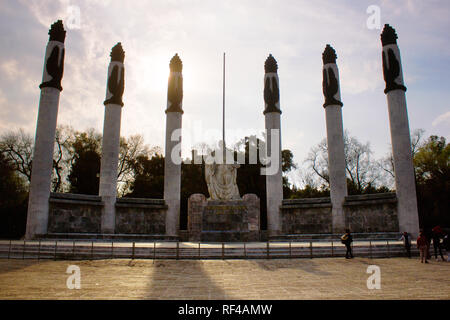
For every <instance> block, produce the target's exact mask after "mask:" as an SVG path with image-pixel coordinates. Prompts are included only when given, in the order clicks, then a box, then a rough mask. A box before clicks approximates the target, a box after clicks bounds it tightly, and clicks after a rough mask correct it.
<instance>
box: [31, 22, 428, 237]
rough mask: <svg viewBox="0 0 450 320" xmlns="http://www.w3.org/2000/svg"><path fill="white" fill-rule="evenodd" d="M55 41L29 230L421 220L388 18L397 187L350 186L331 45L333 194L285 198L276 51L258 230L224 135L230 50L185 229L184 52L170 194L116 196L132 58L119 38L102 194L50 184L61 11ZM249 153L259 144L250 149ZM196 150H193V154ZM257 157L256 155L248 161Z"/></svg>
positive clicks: (252, 202) (327, 94)
mask: <svg viewBox="0 0 450 320" xmlns="http://www.w3.org/2000/svg"><path fill="white" fill-rule="evenodd" d="M49 36H50V37H49V41H48V43H47V47H46V51H45V57H44V69H43V76H42V82H41V84H40V86H39V87H40V89H41V92H40V100H39V113H38V117H37V125H36V137H35V149H34V158H33V168H32V173H31V183H30V195H29V205H28V216H27V230H26V239H34V238H48V237H52V236H56V237H57V236H60V235H61V234H63V235H65V236H67V237H71V238H73V237H76V236H79V237H94V238H103V239H114V237H118V238H123V237H125V236H132V237H147V238H151V239H166V240H180V239H182V240H185V239H189V240H192V241H258V240H265V239H266V238H280V237H284V236H287V235H290V236H292V235H294V236H295V235H298V234H302V233H309V234H311V233H319V234H325V235H330V234H331V233H336V232H338V233H339V232H342V229H343V228H350V229H351V230H352V231H354V232H361V233H374V232H376V233H378V234H379V233H380V232H381V233H383V232H398V231H407V232H409V233H411V234H412V235H413V236H414V235H416V234H417V232H418V229H419V221H418V210H417V199H416V189H415V181H414V168H413V163H412V153H411V146H410V134H409V124H408V112H407V106H406V97H405V91H406V87H405V85H404V81H403V72H402V64H401V59H400V51H399V48H398V45H397V34H396V32H395V30H394V29H393V28H392V27H391V26H389V25H385V27H384V30H383V32H382V34H381V42H382V46H383V51H382V63H383V76H384V80H385V82H386V89H385V90H384V93H385V94H386V97H387V105H388V113H389V124H390V131H391V140H392V153H393V158H394V170H395V185H396V192H395V193H394V192H390V193H384V194H367V195H353V196H348V195H347V186H346V172H345V155H344V142H343V120H342V105H343V104H342V101H341V96H340V82H339V71H338V68H337V64H336V58H337V56H336V52H335V50H334V49H333V48H332V47H331V46H330V45H327V46H326V48H325V51H324V52H323V54H322V61H323V67H322V75H323V83H322V89H323V94H324V98H325V102H324V104H323V107H324V108H325V119H326V130H327V144H328V158H329V168H328V169H329V175H330V189H331V190H330V194H331V196H330V197H325V198H312V199H283V184H282V170H281V166H282V163H281V118H280V116H281V108H280V92H279V87H280V86H279V78H278V63H277V61H276V60H275V58H274V57H273V56H272V55H271V54H270V55H269V56H268V58H267V59H266V61H265V64H264V70H265V73H264V91H263V98H264V112H263V114H264V117H265V129H266V134H267V135H266V144H267V148H266V154H265V156H266V157H265V158H266V160H267V161H266V163H263V164H264V165H265V167H263V168H262V171H261V174H263V175H266V177H265V179H266V195H267V233H266V232H265V231H264V230H261V229H260V214H261V210H260V206H261V204H260V199H259V198H258V197H257V196H256V195H255V194H244V195H243V196H242V197H241V195H240V193H239V188H238V186H237V176H238V174H239V168H240V164H242V162H241V163H240V164H238V163H236V162H235V159H234V156H233V157H230V154H231V152H230V151H229V150H228V149H227V148H226V144H225V54H224V80H223V89H224V90H223V140H222V149H221V150H220V154H219V153H217V154H215V156H217V157H214V158H215V159H214V161H205V180H206V184H207V187H208V193H209V194H208V195H203V194H193V195H191V196H190V198H189V200H188V230H187V232H184V231H183V232H182V233H180V200H181V194H180V193H181V162H182V161H181V137H182V134H181V128H182V115H183V108H182V105H183V76H182V69H183V64H182V62H181V59H180V57H179V56H178V54H175V56H173V58H172V59H171V60H170V64H169V68H170V74H169V79H168V90H167V106H166V110H165V111H166V140H165V165H164V198H163V199H135V198H117V194H116V187H117V167H118V154H119V138H120V127H121V116H122V112H123V105H124V104H123V101H122V95H123V92H124V74H125V70H124V64H123V63H124V57H125V53H124V51H123V48H122V45H121V43H118V44H117V45H116V46H114V47H113V48H112V50H111V54H110V57H111V59H110V63H109V67H108V73H107V75H108V77H107V90H106V98H105V101H104V105H105V115H104V127H103V142H102V157H101V169H100V188H99V195H98V196H93V195H80V194H76V195H75V194H67V193H66V194H62V193H51V192H50V186H51V177H52V165H53V160H52V156H53V148H54V141H55V131H56V123H57V115H58V108H59V97H60V93H61V91H62V86H61V80H62V76H63V70H64V52H65V49H64V41H65V38H66V31H65V30H64V27H63V23H62V21H61V20H58V21H57V22H55V23H54V24H52V25H51V28H50V31H49ZM250 153H251V152H250ZM194 154H195V153H194ZM250 162H251V161H250Z"/></svg>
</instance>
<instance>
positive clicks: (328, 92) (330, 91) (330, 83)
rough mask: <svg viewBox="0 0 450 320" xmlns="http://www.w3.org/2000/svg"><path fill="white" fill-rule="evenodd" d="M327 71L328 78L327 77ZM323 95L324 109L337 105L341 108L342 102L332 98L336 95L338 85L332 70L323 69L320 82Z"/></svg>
mask: <svg viewBox="0 0 450 320" xmlns="http://www.w3.org/2000/svg"><path fill="white" fill-rule="evenodd" d="M327 70H328V77H327ZM322 90H323V95H324V96H325V103H324V105H323V106H324V107H326V106H329V105H339V106H342V102H341V101H339V100H337V99H336V98H335V97H334V96H335V95H336V93H338V90H339V83H338V80H337V78H336V75H335V74H334V70H333V68H324V69H323V81H322Z"/></svg>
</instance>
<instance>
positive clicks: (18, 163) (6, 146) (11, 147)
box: [0, 129, 34, 182]
mask: <svg viewBox="0 0 450 320" xmlns="http://www.w3.org/2000/svg"><path fill="white" fill-rule="evenodd" d="M33 148H34V141H33V137H32V136H31V135H30V134H28V133H26V132H25V131H24V130H22V129H19V130H17V131H9V132H7V133H5V134H3V135H2V136H1V138H0V152H1V153H2V154H3V155H4V156H5V159H7V160H8V161H9V163H10V165H11V166H12V167H13V168H14V170H15V171H17V172H18V173H19V174H20V175H22V176H23V177H25V178H26V180H27V181H28V182H30V181H31V165H32V159H33Z"/></svg>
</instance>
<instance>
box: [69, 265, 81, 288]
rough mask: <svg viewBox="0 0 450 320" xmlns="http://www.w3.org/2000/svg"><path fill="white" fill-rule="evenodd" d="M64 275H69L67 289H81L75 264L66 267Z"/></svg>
mask: <svg viewBox="0 0 450 320" xmlns="http://www.w3.org/2000/svg"><path fill="white" fill-rule="evenodd" d="M66 273H68V274H70V276H69V277H68V278H67V280H66V286H67V289H70V290H73V289H81V270H80V267H79V266H77V265H75V264H71V265H69V266H68V267H67V270H66Z"/></svg>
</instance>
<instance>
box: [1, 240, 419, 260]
mask: <svg viewBox="0 0 450 320" xmlns="http://www.w3.org/2000/svg"><path fill="white" fill-rule="evenodd" d="M352 248H353V250H352V251H353V254H354V256H356V257H366V258H370V259H372V258H389V257H404V256H406V254H407V253H406V250H405V248H404V246H403V243H402V242H401V241H397V240H373V239H358V240H357V241H354V242H353V243H352ZM345 252H346V248H345V246H344V245H343V244H342V243H340V241H334V240H331V241H329V240H321V241H319V240H315V241H267V242H247V243H246V242H241V243H231V242H220V243H201V242H165V241H153V242H121V241H116V242H114V241H112V242H111V241H110V242H102V241H67V240H55V241H53V240H52V241H49V240H39V241H19V240H9V241H1V240H0V258H4V259H5V258H6V259H38V260H41V259H53V260H59V259H64V260H74V259H76V260H92V259H176V260H179V259H275V258H276V259H294V258H310V259H313V258H322V257H344V256H345ZM411 253H412V254H413V255H417V254H418V251H417V250H416V249H415V247H414V246H412V247H411Z"/></svg>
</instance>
